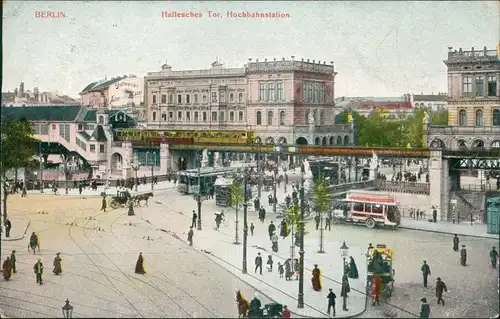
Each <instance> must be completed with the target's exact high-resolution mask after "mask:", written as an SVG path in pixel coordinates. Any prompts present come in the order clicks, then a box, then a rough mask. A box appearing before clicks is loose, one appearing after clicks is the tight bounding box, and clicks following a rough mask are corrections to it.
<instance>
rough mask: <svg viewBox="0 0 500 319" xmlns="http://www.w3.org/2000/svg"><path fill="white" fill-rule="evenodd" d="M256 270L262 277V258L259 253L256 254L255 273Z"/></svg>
mask: <svg viewBox="0 0 500 319" xmlns="http://www.w3.org/2000/svg"><path fill="white" fill-rule="evenodd" d="M257 269H259V270H260V274H261V275H262V257H261V256H260V253H257V257H255V273H257Z"/></svg>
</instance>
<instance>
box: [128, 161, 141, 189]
mask: <svg viewBox="0 0 500 319" xmlns="http://www.w3.org/2000/svg"><path fill="white" fill-rule="evenodd" d="M130 166H132V169H133V170H134V173H135V181H134V184H135V191H136V192H137V184H138V183H137V171H138V170H139V162H137V159H136V160H135V161H133V162H132V163H130Z"/></svg>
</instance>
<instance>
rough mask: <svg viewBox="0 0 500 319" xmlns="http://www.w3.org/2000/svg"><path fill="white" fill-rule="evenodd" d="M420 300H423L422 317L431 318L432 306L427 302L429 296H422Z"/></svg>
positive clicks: (421, 306)
mask: <svg viewBox="0 0 500 319" xmlns="http://www.w3.org/2000/svg"><path fill="white" fill-rule="evenodd" d="M420 301H421V302H422V304H421V305H420V318H429V315H430V314H431V306H430V305H429V304H428V303H427V298H422V299H420Z"/></svg>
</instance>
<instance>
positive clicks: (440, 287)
mask: <svg viewBox="0 0 500 319" xmlns="http://www.w3.org/2000/svg"><path fill="white" fill-rule="evenodd" d="M443 291H444V292H448V288H447V287H446V284H445V283H444V281H442V280H441V277H437V280H436V297H437V303H438V305H439V304H440V303H441V301H442V302H443V307H444V299H443Z"/></svg>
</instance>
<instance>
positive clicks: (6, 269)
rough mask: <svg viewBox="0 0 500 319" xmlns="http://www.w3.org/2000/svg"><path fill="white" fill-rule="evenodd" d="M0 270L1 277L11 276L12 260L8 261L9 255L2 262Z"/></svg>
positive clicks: (6, 278)
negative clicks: (0, 271)
mask: <svg viewBox="0 0 500 319" xmlns="http://www.w3.org/2000/svg"><path fill="white" fill-rule="evenodd" d="M2 270H3V271H2V274H3V279H5V280H9V279H10V277H11V276H12V262H11V261H10V257H9V256H7V259H5V261H4V262H3V265H2Z"/></svg>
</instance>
